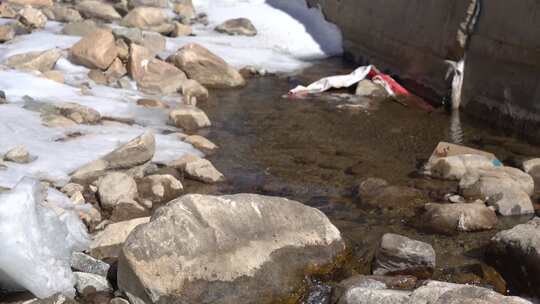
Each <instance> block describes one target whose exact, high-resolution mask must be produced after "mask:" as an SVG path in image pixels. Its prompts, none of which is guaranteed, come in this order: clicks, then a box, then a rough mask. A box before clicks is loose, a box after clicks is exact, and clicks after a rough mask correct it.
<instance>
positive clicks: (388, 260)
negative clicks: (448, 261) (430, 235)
mask: <svg viewBox="0 0 540 304" xmlns="http://www.w3.org/2000/svg"><path fill="white" fill-rule="evenodd" d="M435 260H436V257H435V250H433V247H432V246H431V245H430V244H427V243H424V242H420V241H416V240H412V239H410V238H407V237H404V236H401V235H397V234H392V233H387V234H385V235H383V237H382V241H381V245H380V246H379V249H378V250H377V253H376V255H375V261H374V264H373V274H375V275H396V274H400V275H404V274H405V275H414V276H416V277H418V278H423V279H426V278H429V277H431V276H432V275H433V270H434V269H435Z"/></svg>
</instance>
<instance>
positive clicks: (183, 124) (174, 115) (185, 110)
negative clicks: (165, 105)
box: [169, 105, 212, 131]
mask: <svg viewBox="0 0 540 304" xmlns="http://www.w3.org/2000/svg"><path fill="white" fill-rule="evenodd" d="M169 118H170V120H171V123H172V125H174V126H176V127H177V128H182V129H184V130H186V131H194V130H197V129H200V128H206V127H210V126H211V125H212V124H211V123H210V119H208V116H206V113H204V112H203V111H202V110H201V109H199V108H197V107H195V106H189V105H182V106H180V107H178V108H177V109H175V110H172V111H171V112H170V113H169Z"/></svg>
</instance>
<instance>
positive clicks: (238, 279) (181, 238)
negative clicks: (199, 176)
mask: <svg viewBox="0 0 540 304" xmlns="http://www.w3.org/2000/svg"><path fill="white" fill-rule="evenodd" d="M344 250H345V244H344V241H343V239H342V238H341V235H340V232H339V231H338V230H337V228H336V227H334V226H333V225H332V224H331V223H330V221H329V220H328V218H327V217H326V216H325V215H324V214H322V213H321V212H320V211H318V210H316V209H314V208H310V207H307V206H305V205H302V204H300V203H298V202H294V201H290V200H287V199H283V198H276V197H266V196H260V195H252V194H239V195H230V196H221V197H217V196H206V195H186V196H183V197H181V198H179V199H177V200H174V201H172V202H170V203H169V204H167V205H166V206H164V207H161V208H159V209H158V210H157V211H156V213H155V214H154V216H153V217H152V220H151V222H150V223H148V224H145V225H142V226H140V227H138V228H137V229H135V230H134V231H133V232H132V233H131V234H130V235H129V237H128V239H127V240H126V243H125V245H124V247H123V248H122V253H121V257H120V259H119V269H118V285H119V288H120V289H121V290H122V291H124V292H126V294H127V295H128V296H129V298H130V299H131V302H132V303H136V304H139V303H161V302H163V301H165V302H169V303H180V302H181V303H215V304H219V303H261V304H264V303H275V302H277V301H278V300H283V299H286V298H289V297H291V294H293V293H294V292H295V291H298V287H300V286H301V285H302V281H303V279H304V277H305V275H309V274H314V273H317V272H326V271H328V270H329V268H328V266H331V265H332V264H333V263H335V262H336V259H337V258H338V257H340V256H341V255H342V254H343V253H344ZM179 270H181V271H179Z"/></svg>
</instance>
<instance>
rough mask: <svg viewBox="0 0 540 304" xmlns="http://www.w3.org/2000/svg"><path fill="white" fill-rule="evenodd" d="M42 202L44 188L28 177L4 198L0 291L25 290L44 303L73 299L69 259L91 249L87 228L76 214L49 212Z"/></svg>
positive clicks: (0, 209) (0, 227)
mask: <svg viewBox="0 0 540 304" xmlns="http://www.w3.org/2000/svg"><path fill="white" fill-rule="evenodd" d="M43 197H44V195H43V191H42V189H41V187H40V183H39V182H38V181H36V180H33V179H29V178H25V179H23V180H22V181H21V182H20V183H19V184H18V185H17V186H16V187H15V188H14V189H13V190H11V191H10V192H7V193H2V194H0V239H2V250H0V287H4V288H5V287H9V288H14V287H22V288H25V289H27V290H29V291H30V292H32V293H33V294H34V295H35V296H37V297H40V298H45V297H48V296H51V295H53V294H55V293H57V292H61V293H63V294H65V295H68V296H74V295H75V290H74V288H73V286H74V284H75V277H74V275H73V273H72V271H71V267H70V259H71V255H72V253H73V251H82V250H85V249H86V248H87V246H88V243H89V238H88V235H87V232H86V228H85V227H84V224H83V223H82V222H81V221H80V220H79V218H78V217H77V215H76V214H75V213H73V212H69V211H65V212H63V213H62V214H61V215H58V214H57V213H56V212H55V211H53V210H52V209H51V208H48V207H45V206H44V205H43Z"/></svg>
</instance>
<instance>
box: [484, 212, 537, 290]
mask: <svg viewBox="0 0 540 304" xmlns="http://www.w3.org/2000/svg"><path fill="white" fill-rule="evenodd" d="M487 257H488V260H489V261H490V263H491V264H493V265H495V267H496V268H497V270H499V271H500V272H501V274H502V275H503V277H504V279H505V280H506V281H507V282H508V284H509V286H510V288H511V290H513V291H516V292H520V293H524V294H529V295H531V296H534V297H540V289H538V286H540V218H538V217H536V218H534V219H532V220H531V221H529V222H527V223H525V224H521V225H517V226H516V227H514V228H512V229H509V230H505V231H501V232H499V233H497V235H495V236H494V237H493V239H492V240H491V243H490V245H489V246H488V250H487Z"/></svg>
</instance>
